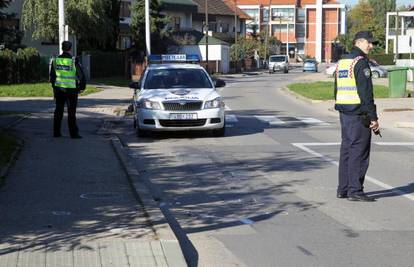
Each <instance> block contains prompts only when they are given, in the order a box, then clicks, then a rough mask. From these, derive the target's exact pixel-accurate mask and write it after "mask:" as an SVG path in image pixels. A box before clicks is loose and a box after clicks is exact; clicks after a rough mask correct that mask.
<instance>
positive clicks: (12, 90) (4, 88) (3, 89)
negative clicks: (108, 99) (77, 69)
mask: <svg viewBox="0 0 414 267" xmlns="http://www.w3.org/2000/svg"><path fill="white" fill-rule="evenodd" d="M100 91H102V90H101V89H98V88H96V87H94V86H89V85H88V86H86V90H85V91H84V92H83V93H82V94H81V95H82V96H83V95H89V94H93V93H97V92H100ZM52 96H53V89H52V87H51V86H50V83H22V84H11V85H0V97H52Z"/></svg>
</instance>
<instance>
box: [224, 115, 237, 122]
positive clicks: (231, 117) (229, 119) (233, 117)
mask: <svg viewBox="0 0 414 267" xmlns="http://www.w3.org/2000/svg"><path fill="white" fill-rule="evenodd" d="M238 121H239V120H238V119H237V117H236V115H226V122H230V123H235V122H238Z"/></svg>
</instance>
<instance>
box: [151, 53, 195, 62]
mask: <svg viewBox="0 0 414 267" xmlns="http://www.w3.org/2000/svg"><path fill="white" fill-rule="evenodd" d="M148 61H149V62H150V63H165V62H200V57H199V56H198V55H186V54H167V55H149V56H148Z"/></svg>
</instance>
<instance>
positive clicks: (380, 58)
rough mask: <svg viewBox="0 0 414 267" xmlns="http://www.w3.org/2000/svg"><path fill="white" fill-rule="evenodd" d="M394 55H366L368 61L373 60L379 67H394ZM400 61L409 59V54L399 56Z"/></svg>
mask: <svg viewBox="0 0 414 267" xmlns="http://www.w3.org/2000/svg"><path fill="white" fill-rule="evenodd" d="M394 56H395V55H394V54H372V55H368V57H369V58H370V59H374V60H375V61H376V62H377V63H378V64H380V65H394V64H395V62H394ZM399 58H400V59H409V58H410V54H400V55H399Z"/></svg>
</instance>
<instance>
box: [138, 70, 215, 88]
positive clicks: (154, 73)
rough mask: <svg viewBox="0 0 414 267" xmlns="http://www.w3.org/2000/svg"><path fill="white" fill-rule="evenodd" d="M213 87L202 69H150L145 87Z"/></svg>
mask: <svg viewBox="0 0 414 267" xmlns="http://www.w3.org/2000/svg"><path fill="white" fill-rule="evenodd" d="M171 88H213V85H212V84H211V82H210V80H209V79H208V77H207V75H206V74H205V72H204V71H203V70H201V69H158V70H149V71H148V74H147V76H146V79H145V85H144V89H171Z"/></svg>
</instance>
